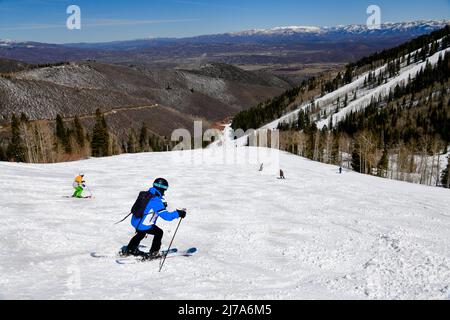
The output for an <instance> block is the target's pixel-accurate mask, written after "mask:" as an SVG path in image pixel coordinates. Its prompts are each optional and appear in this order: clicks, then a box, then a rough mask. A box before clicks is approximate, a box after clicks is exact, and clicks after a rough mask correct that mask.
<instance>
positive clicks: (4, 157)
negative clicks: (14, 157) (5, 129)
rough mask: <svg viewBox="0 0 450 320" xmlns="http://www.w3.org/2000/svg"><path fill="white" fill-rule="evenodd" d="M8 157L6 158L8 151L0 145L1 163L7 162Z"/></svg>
mask: <svg viewBox="0 0 450 320" xmlns="http://www.w3.org/2000/svg"><path fill="white" fill-rule="evenodd" d="M7 160H8V157H7V156H6V151H5V149H4V148H3V146H1V145H0V161H7Z"/></svg>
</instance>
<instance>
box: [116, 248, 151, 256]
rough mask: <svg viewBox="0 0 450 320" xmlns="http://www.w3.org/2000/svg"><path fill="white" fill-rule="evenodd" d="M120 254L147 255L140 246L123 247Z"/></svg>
mask: <svg viewBox="0 0 450 320" xmlns="http://www.w3.org/2000/svg"><path fill="white" fill-rule="evenodd" d="M120 255H121V256H122V257H129V256H133V257H145V256H146V253H145V252H142V251H141V250H139V249H138V248H128V247H127V246H125V247H123V248H122V250H121V252H120Z"/></svg>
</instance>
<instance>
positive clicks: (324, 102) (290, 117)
mask: <svg viewBox="0 0 450 320" xmlns="http://www.w3.org/2000/svg"><path fill="white" fill-rule="evenodd" d="M449 51H450V48H447V49H444V50H440V51H438V52H436V53H435V54H434V55H432V56H431V57H429V58H428V59H426V61H420V62H418V63H412V64H410V65H406V64H404V65H403V68H402V69H401V70H400V72H399V74H398V75H396V76H395V77H392V78H390V79H387V81H386V83H383V84H382V85H380V86H376V87H374V88H371V89H368V88H367V87H365V86H364V82H365V79H367V77H368V75H369V72H367V73H364V74H362V75H361V76H359V77H358V78H356V79H354V81H353V82H351V83H349V84H347V85H345V86H342V87H340V88H338V89H337V90H335V91H333V92H330V93H328V94H325V95H324V96H322V97H319V98H317V99H316V100H315V101H314V103H315V105H316V106H319V107H320V111H321V112H323V111H325V110H326V114H327V115H328V116H327V117H325V118H321V120H320V121H317V127H318V128H320V129H321V128H323V127H324V126H326V125H329V124H330V120H331V118H332V123H333V125H336V124H337V123H338V122H339V121H340V120H342V119H344V118H345V116H346V115H347V114H349V113H350V112H351V111H359V110H363V109H364V108H366V107H367V106H368V105H370V103H371V101H372V99H375V100H377V99H378V98H380V97H382V98H384V97H387V96H388V95H389V92H390V91H391V90H394V88H395V87H396V86H397V85H404V84H406V83H407V81H408V78H411V79H414V78H415V77H416V75H417V73H418V72H420V71H421V70H422V69H424V68H425V67H426V64H427V63H430V64H431V65H432V66H433V65H435V64H436V63H437V62H438V60H439V57H441V58H443V57H444V56H445V54H446V53H447V52H449ZM414 53H415V52H413V53H412V54H414ZM405 58H406V57H405ZM387 67H388V66H387V64H386V65H383V66H381V67H379V68H378V69H376V70H374V71H373V72H374V74H375V75H376V76H379V75H380V73H382V72H384V71H385V70H386V69H387ZM371 72H372V71H371ZM355 92H356V99H355V100H353V101H351V102H350V103H349V104H348V105H347V106H346V107H341V108H340V110H339V112H337V113H334V111H335V109H336V106H337V104H336V102H337V99H338V98H339V99H340V101H341V103H342V102H343V101H344V97H345V95H348V98H349V99H352V98H353V96H354V94H355ZM310 107H311V103H305V104H303V105H300V106H298V108H296V109H295V110H294V111H292V112H289V113H287V114H286V115H284V116H282V117H281V118H279V119H276V120H274V121H272V122H270V123H268V124H266V125H264V126H263V127H262V128H263V129H276V128H277V127H278V125H279V124H280V123H293V122H295V121H297V117H298V114H299V112H300V111H301V110H306V109H307V108H310Z"/></svg>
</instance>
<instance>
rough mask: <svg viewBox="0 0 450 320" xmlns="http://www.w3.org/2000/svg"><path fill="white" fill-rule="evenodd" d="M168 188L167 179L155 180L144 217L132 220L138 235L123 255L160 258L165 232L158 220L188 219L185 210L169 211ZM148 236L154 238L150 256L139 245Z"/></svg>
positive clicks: (134, 217)
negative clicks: (166, 196)
mask: <svg viewBox="0 0 450 320" xmlns="http://www.w3.org/2000/svg"><path fill="white" fill-rule="evenodd" d="M168 188H169V183H168V182H167V180H166V179H163V178H159V179H156V180H155V182H154V183H153V188H151V189H150V190H149V191H148V193H150V200H149V202H148V204H147V205H146V207H145V210H144V212H143V215H142V217H141V218H138V217H136V216H135V215H133V218H132V219H131V225H132V226H133V227H134V228H135V229H136V235H135V236H134V237H133V238H132V239H131V241H130V243H129V244H128V246H127V247H126V248H124V251H123V252H122V254H123V255H125V256H127V255H133V256H143V257H145V258H149V259H157V258H159V257H160V252H159V250H160V249H161V240H162V237H163V234H164V232H163V230H161V229H160V228H159V227H157V226H156V222H157V220H158V218H159V217H161V218H162V219H164V220H166V221H173V220H175V219H179V218H181V219H184V218H185V217H186V211H185V210H176V211H173V212H169V211H167V209H166V208H167V204H166V203H165V202H164V193H165V192H166V191H167V189H168ZM147 235H153V236H154V237H153V243H152V246H151V248H150V253H149V254H148V253H144V252H142V251H140V250H139V244H140V243H141V241H142V240H143V239H144V238H145V237H146V236H147Z"/></svg>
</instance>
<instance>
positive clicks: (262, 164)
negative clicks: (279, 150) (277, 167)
mask: <svg viewBox="0 0 450 320" xmlns="http://www.w3.org/2000/svg"><path fill="white" fill-rule="evenodd" d="M263 170H264V163H261V166H260V167H259V172H262V171H263Z"/></svg>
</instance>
